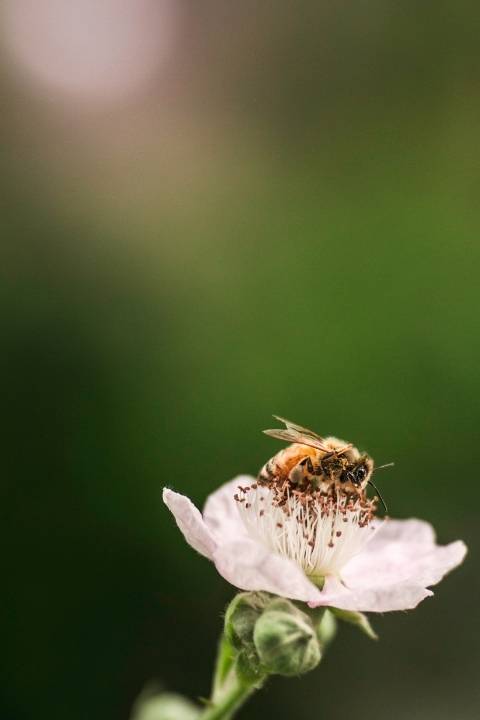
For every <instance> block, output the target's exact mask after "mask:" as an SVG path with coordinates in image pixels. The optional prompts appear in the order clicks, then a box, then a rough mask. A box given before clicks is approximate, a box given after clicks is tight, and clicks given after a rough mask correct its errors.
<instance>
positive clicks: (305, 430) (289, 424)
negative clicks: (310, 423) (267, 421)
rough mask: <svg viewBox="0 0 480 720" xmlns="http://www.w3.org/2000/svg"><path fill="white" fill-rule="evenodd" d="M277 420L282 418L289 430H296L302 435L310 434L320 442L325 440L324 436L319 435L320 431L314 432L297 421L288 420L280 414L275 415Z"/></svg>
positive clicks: (281, 420)
mask: <svg viewBox="0 0 480 720" xmlns="http://www.w3.org/2000/svg"><path fill="white" fill-rule="evenodd" d="M273 417H274V418H275V419H276V420H280V422H282V423H283V424H284V425H285V426H286V428H287V430H295V431H297V432H299V433H301V434H302V435H309V436H310V437H312V438H315V440H319V441H320V442H323V440H324V438H323V437H322V436H321V435H319V434H318V433H316V432H314V431H313V430H309V429H308V428H306V427H302V425H297V424H296V423H293V422H291V420H287V419H286V418H283V417H280V415H274V416H273Z"/></svg>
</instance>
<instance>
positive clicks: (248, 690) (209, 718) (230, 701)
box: [199, 673, 255, 720]
mask: <svg viewBox="0 0 480 720" xmlns="http://www.w3.org/2000/svg"><path fill="white" fill-rule="evenodd" d="M232 675H233V673H232ZM254 690H255V687H254V686H253V685H252V684H248V683H245V682H242V681H241V680H239V679H238V677H236V676H233V677H232V678H231V679H230V682H229V683H228V684H227V687H226V688H225V690H224V692H223V693H222V694H221V696H220V697H219V698H218V699H217V700H216V702H215V701H214V702H212V704H211V705H210V707H208V708H206V710H205V711H204V712H203V713H202V714H201V715H200V718H199V720H229V719H230V718H232V717H233V715H234V713H235V712H236V711H237V710H239V708H240V707H241V706H242V705H243V703H244V702H245V700H247V698H248V697H250V695H251V694H252V693H253V691H254Z"/></svg>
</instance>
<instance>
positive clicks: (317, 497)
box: [235, 480, 377, 585]
mask: <svg viewBox="0 0 480 720" xmlns="http://www.w3.org/2000/svg"><path fill="white" fill-rule="evenodd" d="M235 500H236V501H237V505H238V508H239V511H240V515H241V517H242V520H243V522H244V525H245V527H246V529H247V531H248V533H249V535H250V536H251V537H252V538H254V539H255V540H257V541H259V542H261V543H262V544H263V545H265V546H267V547H268V548H269V549H270V550H272V551H273V552H276V553H278V554H279V555H284V556H286V557H288V558H291V559H292V560H294V561H295V562H296V563H297V564H298V565H300V566H301V567H302V568H303V570H304V571H305V573H306V574H307V575H308V576H309V577H310V578H311V580H312V581H313V582H316V583H317V584H319V585H321V584H323V580H324V578H325V576H326V575H336V576H339V574H340V570H341V569H342V567H343V566H344V565H346V563H347V562H348V561H349V560H350V559H351V558H352V557H354V556H355V555H357V554H358V553H359V552H360V551H361V550H362V549H363V547H364V546H365V544H366V543H367V542H368V541H369V539H370V538H371V537H372V536H373V532H372V531H373V530H375V529H377V524H376V523H374V522H372V521H373V520H374V518H375V510H376V506H377V500H376V498H374V499H372V500H369V499H368V498H367V497H366V495H365V493H362V494H354V495H351V494H347V493H343V492H341V491H336V490H335V488H334V487H332V488H331V490H330V491H329V492H328V493H322V492H320V491H319V490H315V489H314V488H311V487H307V488H304V489H298V486H295V485H292V483H290V482H289V481H288V480H285V481H283V482H282V481H278V480H273V481H272V482H268V483H253V484H252V485H250V486H246V487H241V486H239V488H238V493H236V494H235Z"/></svg>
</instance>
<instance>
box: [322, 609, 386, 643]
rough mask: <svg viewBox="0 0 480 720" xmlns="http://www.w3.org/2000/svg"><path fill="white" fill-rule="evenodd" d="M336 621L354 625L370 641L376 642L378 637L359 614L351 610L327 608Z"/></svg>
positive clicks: (361, 614)
mask: <svg viewBox="0 0 480 720" xmlns="http://www.w3.org/2000/svg"><path fill="white" fill-rule="evenodd" d="M329 610H330V612H332V613H333V614H334V616H335V617H336V618H338V620H342V621H343V622H346V623H349V624H350V625H354V626H355V627H357V628H358V629H359V630H361V631H362V632H363V633H364V634H365V635H367V636H368V637H369V638H370V639H371V640H378V635H377V633H376V632H375V630H374V629H373V628H372V626H371V625H370V620H369V619H368V618H367V616H366V615H364V614H363V613H361V612H353V611H351V610H339V609H338V608H329Z"/></svg>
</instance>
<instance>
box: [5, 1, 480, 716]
mask: <svg viewBox="0 0 480 720" xmlns="http://www.w3.org/2000/svg"><path fill="white" fill-rule="evenodd" d="M0 15H1V18H0V96H1V106H2V112H1V115H0V127H1V156H2V173H1V180H0V183H1V205H2V212H1V216H0V223H1V246H0V249H1V263H0V273H1V283H0V293H1V299H2V303H1V315H0V317H1V336H0V337H1V344H2V352H1V361H0V362H1V364H2V372H1V379H2V405H3V422H2V433H1V435H2V440H3V451H2V468H3V469H2V488H3V493H2V496H3V499H2V503H1V506H2V511H1V513H2V520H1V529H2V533H3V541H2V550H3V551H2V556H3V564H4V572H3V573H2V578H3V581H4V582H3V583H2V586H3V587H2V591H1V598H2V605H3V610H2V612H1V614H0V622H1V626H2V627H1V638H2V639H1V646H2V651H1V674H0V675H1V678H2V685H3V692H2V700H1V707H0V716H1V717H2V720H43V719H44V718H45V719H47V718H48V720H57V719H58V720H60V719H61V720H63V719H64V718H66V717H68V718H69V720H87V719H88V720H117V719H120V720H127V718H128V717H129V714H130V708H131V706H132V703H133V702H134V700H135V698H136V697H137V696H138V694H139V693H140V691H141V690H142V688H143V687H144V686H145V684H147V683H152V682H154V683H157V684H159V685H161V686H163V687H165V688H167V689H170V690H177V691H180V692H183V693H186V694H188V695H190V696H191V697H198V696H205V695H206V694H208V690H209V683H210V675H211V670H212V665H213V660H214V654H215V644H216V640H217V636H218V634H219V631H220V627H221V613H222V611H223V609H224V607H225V605H226V603H227V602H228V600H229V599H230V598H231V597H232V596H233V593H234V591H233V589H232V588H231V587H229V586H227V584H226V583H225V582H224V581H223V580H222V579H221V578H219V577H218V576H217V574H216V572H215V570H214V569H213V567H212V566H211V565H210V564H209V563H208V562H207V561H206V560H205V559H203V558H201V557H200V556H198V555H196V554H195V553H194V552H193V551H192V550H191V549H190V548H189V547H187V546H186V544H185V543H184V541H183V539H182V537H181V535H180V533H179V532H178V530H177V528H176V526H175V524H174V522H173V519H172V517H171V516H170V515H169V514H168V512H167V510H166V509H165V508H164V507H163V505H162V502H161V489H162V486H163V485H164V484H168V485H170V486H171V487H173V488H175V489H176V490H178V491H181V492H184V493H187V494H189V495H190V496H191V497H192V498H193V500H194V501H195V502H197V503H198V504H202V502H203V500H204V498H205V497H206V495H207V494H208V493H209V492H211V491H212V490H213V489H214V488H215V487H217V486H218V485H219V484H220V483H222V482H224V481H226V480H227V479H229V478H231V477H232V476H234V475H235V474H236V473H240V472H256V471H257V469H258V468H259V467H260V466H261V465H262V464H263V462H264V461H265V460H266V459H267V458H268V457H269V456H270V455H271V454H273V452H274V451H276V449H277V448H278V447H279V445H278V443H276V442H275V441H273V440H271V439H269V438H267V437H265V436H262V435H261V433H260V430H262V429H263V428H265V427H268V426H270V425H271V422H272V421H271V418H270V416H271V414H272V413H273V412H276V413H280V414H283V415H286V416H287V417H291V418H292V419H293V420H296V421H298V422H300V423H302V424H306V425H310V426H311V427H313V428H315V429H317V430H318V431H320V432H324V433H333V434H336V435H339V436H341V437H345V438H347V439H349V440H354V441H355V442H356V443H358V445H359V446H360V447H362V448H364V449H367V450H368V451H370V452H371V454H372V455H373V456H374V457H375V458H376V459H377V461H378V462H388V461H391V460H393V461H395V468H394V469H393V470H389V471H385V473H384V474H382V477H381V478H380V475H379V476H378V481H379V483H380V485H381V490H382V492H383V494H384V495H385V497H386V499H387V501H388V504H389V506H390V511H391V514H392V515H395V516H397V517H407V516H419V517H424V518H428V519H429V520H430V521H431V522H433V523H434V525H435V527H436V528H437V531H438V536H439V539H440V540H441V541H442V542H447V541H450V540H453V539H456V538H459V537H461V538H464V539H465V540H466V541H467V543H468V544H469V546H470V554H469V556H468V558H467V562H466V563H465V565H464V566H463V567H462V568H460V569H459V570H457V571H456V572H455V573H454V574H453V575H452V576H450V577H448V578H447V579H446V580H445V581H444V582H443V583H442V584H441V585H440V586H439V587H438V589H437V591H436V596H435V598H434V599H431V600H427V601H425V602H424V603H423V604H422V605H421V606H420V607H419V608H418V609H417V610H416V611H414V612H410V613H405V614H400V613H397V614H391V615H387V616H384V617H378V618H377V617H375V618H373V622H374V625H375V627H376V629H377V631H378V632H379V633H380V635H381V641H380V642H379V643H378V644H375V643H371V642H370V641H368V640H367V639H366V638H364V637H363V636H360V635H359V634H358V635H357V634H356V633H355V631H354V630H353V629H350V628H348V627H344V628H342V631H341V633H340V635H339V637H338V639H337V641H336V642H335V644H334V646H333V647H332V649H331V651H330V652H329V654H328V657H327V659H326V660H325V662H324V663H323V664H322V666H321V667H320V668H319V669H318V670H317V671H315V672H314V673H312V674H311V675H309V676H308V677H305V678H303V679H302V680H299V681H297V680H289V681H284V680H281V679H274V680H272V681H271V682H270V683H269V685H268V687H267V688H266V690H265V691H263V692H262V693H261V694H259V696H258V697H256V698H255V699H254V700H252V701H251V703H250V704H249V705H248V706H247V707H246V708H245V709H244V710H243V714H242V715H241V717H245V718H246V717H248V718H251V720H255V719H256V718H265V717H267V716H268V717H275V718H277V720H281V719H283V718H291V717H295V718H298V720H300V719H301V718H302V719H303V718H305V719H307V718H313V717H322V718H325V719H326V718H332V719H333V718H335V719H337V718H347V717H352V716H354V717H356V718H358V720H362V719H363V718H365V719H366V718H368V720H376V719H377V718H378V719H380V718H382V719H383V718H384V717H385V715H386V714H388V716H389V718H390V720H403V719H407V718H408V720H415V719H417V718H421V719H422V720H429V719H430V718H432V719H435V720H443V719H444V718H445V720H446V719H447V718H448V720H450V719H451V718H456V719H457V718H458V719H459V720H470V718H472V719H473V718H478V716H479V713H480V690H479V685H478V673H479V670H480V643H479V641H478V635H479V629H480V628H479V612H478V598H479V591H480V583H479V579H478V560H477V552H478V549H479V545H480V531H479V524H478V520H479V512H478V503H479V500H480V490H479V482H478V470H477V462H476V455H477V452H478V442H479V434H478V430H479V427H478V426H479V411H480V375H479V351H480V329H479V318H478V306H479V300H480V289H479V281H478V272H479V261H480V245H479V240H478V237H479V230H480V205H479V193H480V147H479V127H480V87H479V70H480V68H479V59H480V56H479V49H478V28H479V23H480V12H479V8H478V6H477V4H476V3H473V2H469V1H468V0H460V1H459V2H456V3H449V2H425V3H418V2H410V1H408V0H407V1H405V2H401V3H399V2H393V1H392V0H382V1H381V2H379V1H378V0H370V1H368V0H367V1H365V2H336V3H326V2H303V1H301V2H296V3H293V2H276V3H275V2H263V3H256V2H251V1H250V0H245V1H244V2H241V3H224V2H220V1H218V0H206V2H203V3H195V2H194V1H193V0H190V1H188V0H183V1H182V0H170V1H167V0H105V2H102V3H95V2H94V1H93V0H81V1H80V0H78V2H75V1H74V0H71V1H70V2H61V0H44V1H43V2H42V3H36V2H34V0H5V1H4V2H3V3H2V7H1V10H0Z"/></svg>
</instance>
